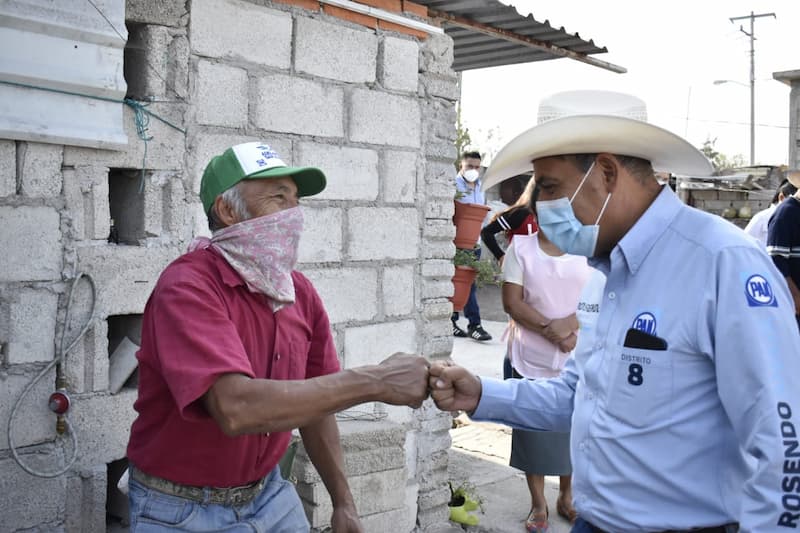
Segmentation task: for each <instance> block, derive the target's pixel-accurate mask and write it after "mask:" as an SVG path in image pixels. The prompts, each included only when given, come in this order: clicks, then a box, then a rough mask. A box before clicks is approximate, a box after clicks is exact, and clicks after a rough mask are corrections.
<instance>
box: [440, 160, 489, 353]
mask: <svg viewBox="0 0 800 533" xmlns="http://www.w3.org/2000/svg"><path fill="white" fill-rule="evenodd" d="M480 169H481V154H480V152H464V153H463V154H462V155H461V159H459V170H458V173H457V174H456V178H455V184H456V191H457V193H458V195H457V198H456V201H458V202H463V203H465V204H480V205H486V195H485V194H484V192H483V187H482V184H481V179H480ZM475 244H476V247H475V249H474V250H472V253H473V254H474V255H475V258H476V259H480V257H481V249H480V246H478V245H479V244H480V239H478V242H477V243H475ZM477 289H478V286H477V284H476V283H475V282H473V283H472V286H471V287H470V290H469V298H468V299H467V303H466V305H465V306H464V316H465V317H466V318H467V322H468V323H467V331H464V330H463V329H461V327H460V326H459V325H458V318H459V316H458V311H453V314H452V315H451V316H450V321H451V322H452V324H453V336H454V337H469V338H471V339H474V340H476V341H489V340H492V336H491V335H490V334H489V332H487V331H486V330H485V329H483V326H481V309H480V306H479V305H478V297H477V294H476V293H477Z"/></svg>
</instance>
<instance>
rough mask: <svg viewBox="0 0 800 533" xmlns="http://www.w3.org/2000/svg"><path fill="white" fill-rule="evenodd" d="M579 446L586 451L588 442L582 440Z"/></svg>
mask: <svg viewBox="0 0 800 533" xmlns="http://www.w3.org/2000/svg"><path fill="white" fill-rule="evenodd" d="M578 447H579V448H580V449H581V451H582V452H585V451H586V444H585V443H583V442H581V443H580V445H579V446H578Z"/></svg>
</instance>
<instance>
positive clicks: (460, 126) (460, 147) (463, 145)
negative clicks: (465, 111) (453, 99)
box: [454, 103, 472, 172]
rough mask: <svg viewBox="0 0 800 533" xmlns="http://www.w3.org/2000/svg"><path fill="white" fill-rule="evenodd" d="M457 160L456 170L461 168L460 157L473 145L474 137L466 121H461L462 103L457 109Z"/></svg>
mask: <svg viewBox="0 0 800 533" xmlns="http://www.w3.org/2000/svg"><path fill="white" fill-rule="evenodd" d="M455 144H456V160H455V162H454V164H455V166H456V172H458V170H460V169H459V168H458V158H459V157H461V154H463V153H464V152H466V151H467V149H468V148H470V146H471V145H472V139H471V138H470V136H469V128H465V127H464V123H463V122H461V104H460V103H459V104H458V106H457V109H456V143H455Z"/></svg>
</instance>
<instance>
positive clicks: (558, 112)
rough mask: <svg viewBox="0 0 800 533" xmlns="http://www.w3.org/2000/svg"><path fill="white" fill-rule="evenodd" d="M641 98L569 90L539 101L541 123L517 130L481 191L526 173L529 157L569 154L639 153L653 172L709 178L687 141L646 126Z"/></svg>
mask: <svg viewBox="0 0 800 533" xmlns="http://www.w3.org/2000/svg"><path fill="white" fill-rule="evenodd" d="M646 120H647V111H646V107H645V104H644V102H643V101H641V100H640V99H638V98H636V97H634V96H631V95H628V94H622V93H616V92H611V91H567V92H563V93H557V94H555V95H553V96H550V97H549V98H546V99H544V100H542V103H541V104H540V105H539V124H538V125H537V126H534V127H533V128H531V129H529V130H528V131H526V132H524V133H521V134H519V135H518V136H517V137H515V138H514V139H513V140H512V141H511V142H509V143H508V144H506V145H505V146H504V147H503V148H502V149H501V150H500V152H498V154H497V155H496V156H495V157H494V159H493V160H492V164H491V165H490V166H489V168H488V170H487V171H486V175H485V176H484V179H483V186H484V189H488V188H489V187H492V186H493V185H497V184H498V183H500V182H501V181H503V180H505V179H507V178H510V177H512V176H516V175H517V174H522V173H524V172H530V170H531V169H532V167H533V163H532V162H533V160H534V159H539V158H542V157H549V156H555V155H569V154H596V153H600V152H607V153H611V154H615V155H627V156H634V157H640V158H642V159H646V160H648V161H650V162H651V163H652V165H653V170H655V171H662V172H671V173H673V174H683V175H689V176H710V175H711V173H712V172H713V170H714V168H713V166H712V165H711V162H710V161H709V160H708V159H707V158H706V157H705V156H704V155H703V153H702V152H700V150H698V149H697V148H695V147H694V146H692V145H691V144H689V142H688V141H686V140H684V139H683V138H681V137H679V136H678V135H675V134H674V133H672V132H670V131H667V130H665V129H663V128H659V127H658V126H654V125H652V124H648V123H647V122H645V121H646Z"/></svg>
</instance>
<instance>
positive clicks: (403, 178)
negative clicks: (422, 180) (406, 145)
mask: <svg viewBox="0 0 800 533" xmlns="http://www.w3.org/2000/svg"><path fill="white" fill-rule="evenodd" d="M419 166H420V163H419V160H418V158H417V156H416V154H415V153H414V152H397V151H386V152H384V153H383V168H382V172H381V176H382V178H383V199H384V201H386V202H388V203H400V204H413V203H415V202H416V200H417V173H418V171H419Z"/></svg>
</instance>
